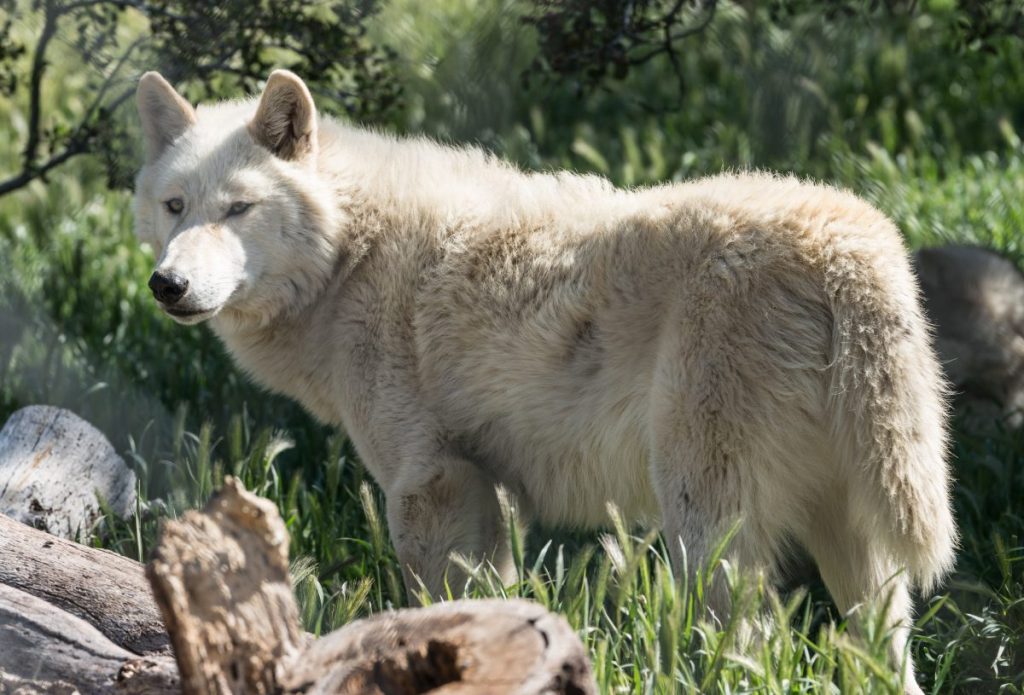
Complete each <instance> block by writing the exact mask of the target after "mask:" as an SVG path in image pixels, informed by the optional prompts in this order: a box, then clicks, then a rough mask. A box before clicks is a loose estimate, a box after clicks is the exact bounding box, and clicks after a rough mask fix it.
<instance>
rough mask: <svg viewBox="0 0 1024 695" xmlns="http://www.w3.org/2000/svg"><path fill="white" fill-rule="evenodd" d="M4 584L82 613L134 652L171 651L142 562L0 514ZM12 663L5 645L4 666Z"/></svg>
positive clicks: (0, 657) (0, 663)
mask: <svg viewBox="0 0 1024 695" xmlns="http://www.w3.org/2000/svg"><path fill="white" fill-rule="evenodd" d="M0 585H5V586H8V587H11V588H13V589H17V590H19V591H23V592H25V593H27V594H31V595H32V596H35V597H37V598H40V599H42V600H43V601H46V602H47V603H49V604H51V605H52V606H54V607H55V608H58V609H60V610H62V611H66V612H67V613H70V614H71V615H73V616H76V617H78V618H81V619H82V620H84V621H86V622H87V623H89V624H90V625H92V626H93V627H94V628H95V629H97V630H99V632H101V633H102V634H103V636H104V637H106V638H107V639H108V640H110V641H111V642H113V643H114V644H115V645H117V646H118V647H121V648H122V649H125V650H127V651H129V652H132V653H133V654H137V655H144V654H166V655H170V653H171V643H170V639H169V638H168V636H167V630H166V629H165V628H164V624H163V620H162V619H161V617H160V611H159V609H158V608H157V606H156V602H155V601H154V600H153V595H152V593H151V592H150V589H149V583H148V582H147V581H146V575H145V571H144V569H143V566H142V565H141V564H139V563H138V562H135V561H134V560H131V559H129V558H126V557H123V556H121V555H117V554H116V553H112V552H109V551H107V550H97V549H96V548H88V547H86V546H84V545H79V544H78V543H73V542H71V541H66V540H64V539H62V538H57V537H55V536H51V535H50V534H48V533H44V532H42V531H37V530H36V529H34V528H32V527H30V526H26V525H25V524H20V523H18V522H17V521H14V520H13V519H8V518H7V517H5V516H0ZM0 646H2V645H0ZM7 662H8V659H7V658H6V657H5V655H4V654H3V652H2V649H0V670H3V669H4V665H5V664H6V663H7Z"/></svg>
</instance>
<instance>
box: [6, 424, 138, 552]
mask: <svg viewBox="0 0 1024 695" xmlns="http://www.w3.org/2000/svg"><path fill="white" fill-rule="evenodd" d="M135 484H136V483H135V473H133V472H132V470H131V469H130V468H129V467H128V466H127V465H126V464H125V462H124V460H123V459H122V458H121V457H120V456H118V455H117V452H115V451H114V448H113V447H112V446H111V445H110V442H108V441H107V438H106V437H104V436H103V434H102V433H101V432H100V431H99V430H97V429H96V428H95V427H93V426H92V425H90V424H89V423H88V422H86V421H85V420H83V419H81V418H80V417H78V416H77V415H75V414H74V413H72V412H70V411H68V410H64V409H62V408H54V407H51V406H45V405H32V406H28V407H26V408H22V409H21V410H19V411H17V412H15V413H14V414H13V415H11V417H10V419H8V420H7V423H6V424H5V425H4V428H3V430H2V431H0V514H5V515H7V516H9V517H11V518H13V519H17V520H18V521H22V522H24V523H26V524H29V525H31V526H34V527H36V528H38V529H41V530H43V531H48V532H49V533H51V534H53V535H55V536H60V537H62V538H75V537H76V535H80V537H81V538H82V539H83V540H86V539H88V538H89V535H90V533H91V530H92V527H93V524H94V523H95V522H96V519H97V518H99V515H100V507H99V503H98V502H97V498H96V496H97V494H98V495H100V496H101V497H102V498H103V499H104V500H105V501H106V503H107V504H108V505H109V506H110V508H111V509H112V510H113V511H114V512H115V513H116V514H119V515H120V516H122V517H126V516H128V515H129V514H130V513H131V511H132V509H133V507H134V506H135Z"/></svg>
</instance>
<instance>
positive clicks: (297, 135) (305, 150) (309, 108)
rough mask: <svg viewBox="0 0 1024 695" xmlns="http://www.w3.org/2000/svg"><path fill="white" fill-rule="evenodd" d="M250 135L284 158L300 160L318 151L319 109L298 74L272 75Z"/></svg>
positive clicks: (250, 129)
mask: <svg viewBox="0 0 1024 695" xmlns="http://www.w3.org/2000/svg"><path fill="white" fill-rule="evenodd" d="M249 133H250V134H251V135H252V137H253V139H255V140H256V142H258V143H259V144H261V145H263V146H264V147H266V148H267V149H268V150H270V151H271V152H273V153H274V154H275V155H277V156H278V157H280V158H281V159H290V160H298V159H303V158H305V157H307V156H309V155H312V154H314V153H315V152H316V106H315V105H314V104H313V97H312V96H310V94H309V89H307V88H306V85H305V83H304V82H303V81H302V80H301V79H299V77H298V76H297V75H296V74H295V73H293V72H289V71H288V70H275V71H274V72H272V73H270V78H269V79H268V80H267V86H266V87H265V88H264V89H263V96H261V97H260V105H259V106H258V107H257V108H256V116H254V117H253V119H252V121H251V122H250V123H249Z"/></svg>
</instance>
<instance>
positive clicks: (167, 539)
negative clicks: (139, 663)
mask: <svg viewBox="0 0 1024 695" xmlns="http://www.w3.org/2000/svg"><path fill="white" fill-rule="evenodd" d="M287 559H288V536H287V534H286V533H285V528H284V524H283V522H282V521H281V518H280V516H279V515H278V513H277V508H276V507H274V505H273V504H271V503H269V502H268V501H267V500H262V499H260V498H258V497H256V496H255V495H252V494H251V493H248V492H246V491H245V490H243V489H242V487H241V485H239V484H238V483H237V481H235V480H233V479H231V478H229V479H228V480H227V481H226V482H225V485H224V488H223V489H222V490H221V491H220V492H219V493H218V494H217V495H216V496H215V497H214V499H212V500H211V501H210V503H209V504H208V505H207V507H206V510H205V511H204V512H202V513H199V512H190V513H188V514H186V515H185V516H184V517H183V518H182V519H181V520H180V521H172V522H168V523H167V526H166V528H165V531H164V534H163V537H162V538H161V540H160V543H159V546H158V548H157V550H156V552H155V553H154V558H153V561H152V562H151V563H150V564H149V566H148V567H147V575H148V576H149V578H150V580H151V582H152V583H153V587H154V590H155V595H156V598H157V603H158V604H159V606H160V609H161V611H162V613H163V615H164V620H165V623H166V624H167V628H168V631H169V632H170V633H171V639H172V641H173V643H174V648H175V654H176V655H177V659H178V666H179V667H180V669H181V677H182V691H183V692H184V693H186V695H206V694H213V693H217V694H221V693H272V692H279V693H307V694H311V693H345V694H350V693H351V694H353V695H354V694H356V693H360V694H366V695H371V694H373V695H376V694H381V695H383V694H385V693H386V694H388V695H405V694H409V695H413V694H414V693H429V692H435V691H436V692H439V693H440V692H444V693H446V694H447V693H460V694H462V695H483V694H484V693H510V694H517V695H534V694H539V693H573V694H574V695H586V694H587V693H596V686H595V684H594V681H593V676H592V674H591V672H590V665H589V662H588V661H587V658H586V655H585V652H584V649H583V645H582V644H581V643H580V641H579V639H578V638H577V637H576V635H575V633H573V631H572V629H571V628H570V627H569V625H568V624H567V623H566V622H565V620H564V619H562V618H560V617H558V616H555V615H552V614H550V613H548V612H547V611H545V610H544V609H543V608H542V607H540V606H538V605H536V604H532V603H529V602H526V601H456V602H453V603H447V604H439V605H436V606H431V607H429V608H421V609H416V610H406V611H398V612H393V613H386V614H382V615H379V616H376V617H373V618H370V619H368V620H363V621H357V622H355V623H352V624H350V625H347V626H345V627H344V628H342V629H340V630H338V631H336V632H333V633H331V634H329V635H327V636H326V637H323V638H321V639H319V640H315V641H307V640H306V639H305V638H304V637H303V635H302V633H301V631H300V630H299V625H298V609H297V607H296V605H295V600H294V598H293V596H292V593H291V589H290V585H289V584H288V574H287Z"/></svg>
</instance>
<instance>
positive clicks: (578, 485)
mask: <svg viewBox="0 0 1024 695" xmlns="http://www.w3.org/2000/svg"><path fill="white" fill-rule="evenodd" d="M528 391H529V389H526V388H525V387H523V386H522V385H520V386H519V388H516V387H511V388H510V389H508V390H506V391H505V392H504V393H503V394H502V395H500V396H498V395H497V394H495V396H496V397H495V398H494V400H493V401H492V402H477V403H476V406H477V407H475V408H467V409H466V410H465V411H464V412H462V413H460V415H461V416H462V417H460V418H459V419H460V420H461V421H462V423H461V424H463V425H467V426H468V429H465V430H463V431H464V432H467V433H471V434H469V436H468V438H467V442H469V443H470V449H471V450H472V451H473V452H474V453H473V454H472V455H473V456H474V458H475V462H476V463H477V464H478V465H480V466H481V467H483V468H485V469H486V470H487V472H488V473H489V474H490V475H491V476H493V477H494V478H495V479H496V480H498V481H500V482H501V483H502V484H503V485H505V486H506V487H507V488H508V489H509V490H511V491H512V492H513V493H514V494H515V495H516V497H517V499H518V501H519V502H520V503H521V504H522V506H523V507H524V511H526V512H527V514H529V515H530V516H532V517H533V518H534V519H536V520H538V521H541V522H543V523H547V524H552V525H568V526H575V527H595V526H601V525H604V524H605V523H606V522H607V520H608V505H609V503H611V504H614V505H615V506H617V507H618V508H619V509H620V510H621V512H622V513H623V515H624V516H625V517H626V519H628V520H633V521H641V522H643V521H647V522H650V521H654V520H656V519H657V517H658V515H659V514H658V505H657V499H656V496H655V492H654V489H653V487H652V485H651V480H650V476H649V470H648V468H649V447H650V444H649V442H650V437H649V435H648V427H649V425H648V419H647V418H648V413H647V408H646V403H647V400H648V399H647V398H643V397H641V394H624V395H622V396H621V397H620V398H619V399H613V398H607V397H606V395H605V397H602V395H601V394H599V393H596V392H595V393H588V392H587V389H582V390H581V391H580V392H578V393H576V394H574V396H570V397H566V396H567V395H569V394H565V393H560V392H559V391H560V390H559V389H558V388H557V386H553V385H548V386H547V387H546V388H544V389H542V390H540V391H538V392H537V393H529V392H528ZM606 394H607V392H606ZM485 401H486V399H485ZM460 429H461V428H460Z"/></svg>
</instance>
